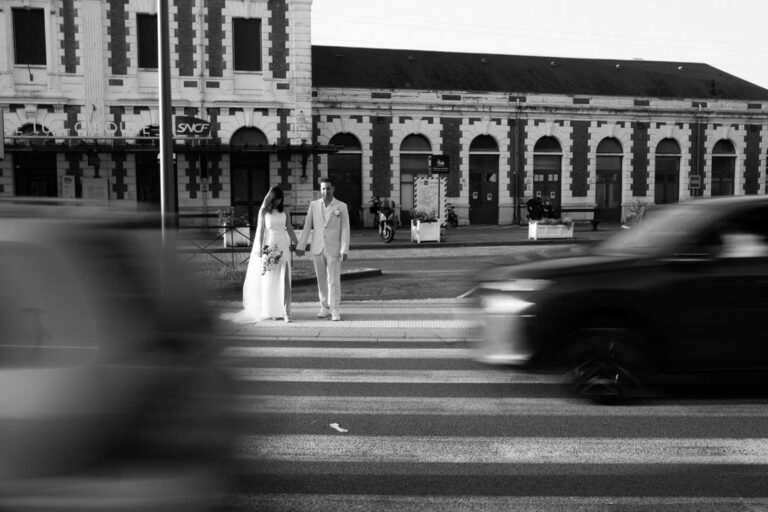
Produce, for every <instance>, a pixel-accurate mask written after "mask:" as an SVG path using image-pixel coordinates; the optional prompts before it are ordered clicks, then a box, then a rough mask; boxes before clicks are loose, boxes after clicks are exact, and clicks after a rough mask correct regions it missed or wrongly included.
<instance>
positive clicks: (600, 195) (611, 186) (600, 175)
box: [595, 137, 624, 222]
mask: <svg viewBox="0 0 768 512" xmlns="http://www.w3.org/2000/svg"><path fill="white" fill-rule="evenodd" d="M623 156H624V155H623V151H622V149H621V143H619V141H618V140H616V139H614V138H612V137H608V138H605V139H603V140H602V141H600V144H598V145H597V184H596V187H595V203H596V204H597V218H598V219H599V220H601V221H604V222H619V221H620V220H621V159H622V157H623Z"/></svg>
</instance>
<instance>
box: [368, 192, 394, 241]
mask: <svg viewBox="0 0 768 512" xmlns="http://www.w3.org/2000/svg"><path fill="white" fill-rule="evenodd" d="M370 211H371V213H374V214H375V215H376V226H377V227H378V229H379V236H380V237H381V239H382V240H384V242H385V243H389V242H391V241H392V240H393V239H394V238H395V203H394V201H391V202H390V201H388V200H384V201H382V200H381V199H379V197H378V196H376V197H374V198H373V199H371V210H370Z"/></svg>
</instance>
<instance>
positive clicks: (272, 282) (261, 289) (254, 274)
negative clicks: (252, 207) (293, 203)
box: [223, 187, 298, 322]
mask: <svg viewBox="0 0 768 512" xmlns="http://www.w3.org/2000/svg"><path fill="white" fill-rule="evenodd" d="M297 241H298V240H297V238H296V234H295V233H294V231H293V227H292V226H291V223H290V220H289V216H288V213H287V212H285V211H283V190H282V189H281V188H280V187H272V188H271V189H269V193H267V196H266V197H265V198H264V202H263V203H262V205H261V208H260V209H259V217H258V223H257V227H256V235H255V236H254V238H253V249H252V250H251V258H250V260H249V261H248V269H247V270H246V273H245V282H244V284H243V309H242V311H239V312H237V313H230V314H227V315H224V316H223V318H225V319H227V320H232V321H235V322H255V321H259V320H264V319H267V318H274V319H280V318H282V319H283V320H285V321H286V322H289V321H290V318H291V250H292V249H293V248H294V247H296V244H297ZM265 248H269V249H268V250H267V252H264V249H265ZM269 254H272V255H276V254H280V257H279V259H278V260H277V262H276V263H274V264H270V263H267V264H265V260H266V257H267V256H268V255H269ZM273 259H274V258H273Z"/></svg>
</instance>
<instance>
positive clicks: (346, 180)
mask: <svg viewBox="0 0 768 512" xmlns="http://www.w3.org/2000/svg"><path fill="white" fill-rule="evenodd" d="M330 144H331V145H333V146H342V149H340V150H339V152H338V153H331V154H329V155H328V177H329V178H331V179H332V180H333V183H334V195H335V196H336V197H338V198H339V199H341V200H342V201H344V202H345V203H347V206H348V208H349V221H350V223H351V224H352V225H353V226H360V225H361V224H362V200H363V181H362V175H363V171H362V169H363V150H362V146H361V145H360V141H359V140H358V139H357V137H355V136H354V135H352V134H351V133H337V134H336V135H334V136H333V137H331V140H330Z"/></svg>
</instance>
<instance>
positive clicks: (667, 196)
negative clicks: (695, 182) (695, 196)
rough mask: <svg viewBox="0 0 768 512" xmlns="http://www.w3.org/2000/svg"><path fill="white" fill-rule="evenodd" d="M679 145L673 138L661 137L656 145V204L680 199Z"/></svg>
mask: <svg viewBox="0 0 768 512" xmlns="http://www.w3.org/2000/svg"><path fill="white" fill-rule="evenodd" d="M680 157H681V154H680V145H679V144H678V143H677V141H676V140H674V139H662V140H661V142H659V144H658V146H656V180H655V181H656V192H655V194H654V200H655V201H656V204H668V203H676V202H678V201H679V200H680Z"/></svg>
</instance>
